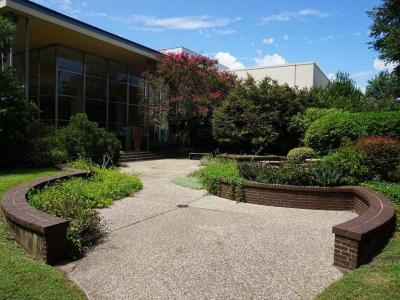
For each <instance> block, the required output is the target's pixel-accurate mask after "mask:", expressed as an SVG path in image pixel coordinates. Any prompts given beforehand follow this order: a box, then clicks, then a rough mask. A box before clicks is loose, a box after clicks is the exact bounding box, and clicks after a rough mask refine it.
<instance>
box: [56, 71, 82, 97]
mask: <svg viewBox="0 0 400 300" xmlns="http://www.w3.org/2000/svg"><path fill="white" fill-rule="evenodd" d="M58 93H59V94H61V95H67V96H73V97H82V96H83V75H79V74H76V73H71V72H66V71H58Z"/></svg>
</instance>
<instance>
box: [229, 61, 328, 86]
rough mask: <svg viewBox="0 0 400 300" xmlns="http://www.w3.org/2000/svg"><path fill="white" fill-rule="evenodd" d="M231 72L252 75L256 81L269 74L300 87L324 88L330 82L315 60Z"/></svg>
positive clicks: (281, 81)
mask: <svg viewBox="0 0 400 300" xmlns="http://www.w3.org/2000/svg"><path fill="white" fill-rule="evenodd" d="M231 72H233V73H235V74H236V75H237V76H238V78H240V79H246V78H247V76H249V75H250V76H251V77H253V78H254V79H255V80H256V81H261V80H263V79H264V78H265V77H267V76H268V77H270V78H272V79H274V80H276V81H278V83H279V84H288V85H289V86H290V87H297V88H299V89H303V88H308V89H309V88H313V87H322V88H323V87H325V86H326V85H327V84H328V82H329V79H328V77H327V76H326V75H325V74H324V73H323V72H322V71H321V69H320V68H319V67H318V66H317V64H316V63H315V62H305V63H296V64H284V65H273V66H267V67H256V68H247V69H238V70H232V71H231Z"/></svg>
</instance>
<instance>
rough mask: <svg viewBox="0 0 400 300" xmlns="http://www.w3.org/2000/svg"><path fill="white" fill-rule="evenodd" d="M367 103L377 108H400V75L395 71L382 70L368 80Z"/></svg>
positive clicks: (372, 107)
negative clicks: (399, 100) (399, 99)
mask: <svg viewBox="0 0 400 300" xmlns="http://www.w3.org/2000/svg"><path fill="white" fill-rule="evenodd" d="M365 97H366V98H367V104H368V106H369V107H370V108H371V109H375V110H398V109H399V108H400V106H399V102H398V100H397V99H398V98H400V77H399V76H397V75H396V74H395V73H394V72H392V73H389V72H387V71H385V72H380V73H379V74H378V75H376V76H375V77H374V78H372V79H371V80H369V81H368V85H367V88H366V90H365Z"/></svg>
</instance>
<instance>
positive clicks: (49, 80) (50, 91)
mask: <svg viewBox="0 0 400 300" xmlns="http://www.w3.org/2000/svg"><path fill="white" fill-rule="evenodd" d="M55 57H56V51H55V48H54V47H49V48H44V49H41V50H40V94H41V95H54V93H55V83H56V64H55V59H56V58H55Z"/></svg>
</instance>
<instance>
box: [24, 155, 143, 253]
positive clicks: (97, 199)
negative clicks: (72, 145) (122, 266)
mask: <svg viewBox="0 0 400 300" xmlns="http://www.w3.org/2000/svg"><path fill="white" fill-rule="evenodd" d="M71 166H73V167H80V168H83V169H90V170H91V171H92V173H93V175H92V177H89V178H86V179H83V178H72V179H67V180H65V181H59V182H57V183H55V184H54V185H50V186H46V187H45V188H44V189H41V190H38V191H33V192H32V193H31V194H30V195H29V202H30V203H31V205H32V206H34V207H36V208H38V209H40V210H43V211H45V212H47V213H49V214H52V215H55V216H58V217H62V218H65V219H67V220H69V221H70V222H71V224H70V226H69V227H68V241H69V255H70V256H71V258H77V257H79V256H80V255H82V254H83V253H84V252H85V249H86V248H87V247H88V246H90V245H92V244H93V243H95V241H96V240H97V239H98V237H99V236H100V235H101V234H102V232H103V229H104V228H103V227H104V226H103V224H102V223H101V219H100V217H99V215H98V213H97V211H96V210H95V209H96V208H102V207H106V206H109V205H111V204H112V202H113V201H114V200H118V199H121V198H123V197H127V196H131V195H132V194H133V193H134V192H136V191H137V190H138V189H140V188H141V182H140V180H139V178H138V177H137V176H136V175H129V174H124V173H121V172H119V171H118V170H117V169H113V168H111V169H101V168H99V167H97V166H95V165H94V164H87V163H85V162H83V161H79V162H77V163H73V164H71Z"/></svg>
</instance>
